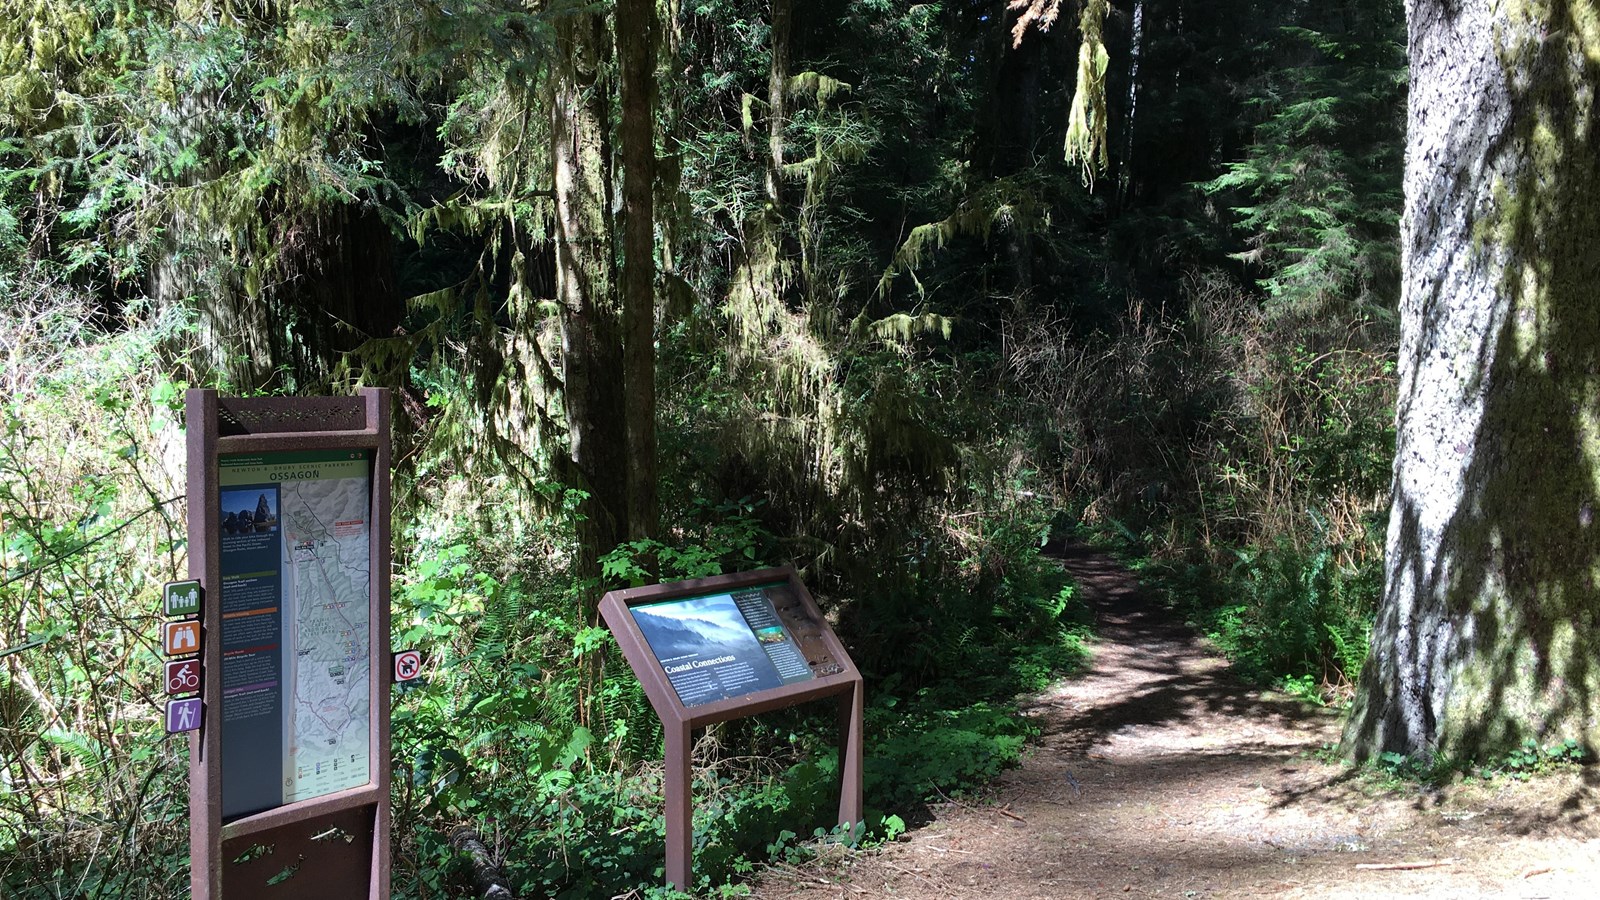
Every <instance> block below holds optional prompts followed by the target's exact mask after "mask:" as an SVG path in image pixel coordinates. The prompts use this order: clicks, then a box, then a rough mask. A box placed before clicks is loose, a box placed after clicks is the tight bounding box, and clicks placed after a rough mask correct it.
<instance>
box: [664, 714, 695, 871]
mask: <svg viewBox="0 0 1600 900" xmlns="http://www.w3.org/2000/svg"><path fill="white" fill-rule="evenodd" d="M662 728H663V730H664V731H665V732H666V745H667V748H666V749H667V759H666V770H665V772H664V774H663V775H662V779H661V780H662V793H664V794H665V795H666V801H667V884H669V885H671V886H672V887H675V888H677V889H678V890H680V891H684V892H686V893H687V892H691V891H693V890H694V882H693V881H692V880H691V879H692V878H693V875H694V860H693V856H694V776H693V771H692V769H691V767H690V766H691V762H692V757H693V755H694V729H693V728H692V727H690V725H689V723H688V722H664V723H662Z"/></svg>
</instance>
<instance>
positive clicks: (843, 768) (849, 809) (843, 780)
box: [839, 679, 867, 827]
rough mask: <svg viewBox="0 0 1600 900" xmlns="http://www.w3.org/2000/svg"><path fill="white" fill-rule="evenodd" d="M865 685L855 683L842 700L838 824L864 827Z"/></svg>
mask: <svg viewBox="0 0 1600 900" xmlns="http://www.w3.org/2000/svg"><path fill="white" fill-rule="evenodd" d="M866 705H867V690H866V685H865V683H864V682H862V681H861V680H860V679H857V680H856V683H855V688H854V689H853V690H851V691H850V693H848V694H842V695H840V697H839V824H840V825H849V826H851V827H855V826H857V825H860V824H861V816H862V812H861V794H862V771H861V745H862V743H863V738H864V737H865V730H866V729H865V722H864V720H865V718H866Z"/></svg>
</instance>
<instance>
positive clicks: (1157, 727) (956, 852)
mask: <svg viewBox="0 0 1600 900" xmlns="http://www.w3.org/2000/svg"><path fill="white" fill-rule="evenodd" d="M1060 555H1061V558H1062V564H1063V565H1064V566H1065V567H1066V568H1067V569H1068V571H1070V572H1071V573H1072V575H1073V576H1074V577H1075V578H1076V579H1077V580H1078V582H1079V589H1080V596H1083V597H1084V598H1085V600H1086V602H1088V603H1089V605H1090V606H1091V608H1092V609H1093V610H1094V612H1095V615H1096V618H1097V631H1098V638H1097V640H1096V642H1095V644H1094V646H1093V657H1092V661H1091V664H1090V667H1089V669H1088V670H1087V671H1086V672H1084V673H1082V674H1080V675H1077V676H1074V677H1072V678H1070V679H1068V680H1066V681H1063V682H1061V683H1060V684H1058V685H1056V686H1055V687H1054V688H1052V689H1051V690H1049V691H1046V692H1045V693H1043V694H1041V695H1039V696H1036V697H1033V698H1030V699H1029V701H1028V702H1027V703H1025V704H1024V707H1023V709H1024V713H1025V714H1026V715H1029V716H1033V717H1035V718H1036V720H1037V723H1038V725H1039V726H1040V729H1041V732H1042V734H1041V738H1040V740H1039V741H1038V742H1037V744H1036V746H1035V747H1034V748H1033V749H1032V751H1031V753H1029V755H1028V756H1027V757H1026V758H1025V760H1024V762H1023V764H1022V765H1021V766H1020V767H1019V768H1017V769H1015V770H1012V771H1011V772H1008V773H1007V774H1006V775H1005V776H1003V777H1002V778H1001V779H1000V781H999V782H998V784H997V785H996V786H995V787H994V789H993V790H992V791H991V792H990V793H988V794H986V795H985V796H984V797H983V798H980V799H972V800H966V801H960V802H955V801H952V802H949V803H944V804H940V805H938V806H936V807H935V808H934V809H933V819H932V821H931V822H930V823H928V824H926V825H924V826H922V827H919V828H914V829H913V830H912V831H911V832H910V833H909V834H908V835H907V836H905V837H903V838H902V839H901V840H900V841H898V842H896V843H895V844H893V845H890V846H888V847H884V848H882V849H881V850H877V851H870V852H865V853H845V852H842V851H841V852H839V853H835V854H829V853H824V854H823V856H822V857H821V858H819V859H818V860H816V861H815V862H812V863H809V864H807V865H805V866H802V867H788V866H779V867H777V868H775V869H772V870H770V871H769V872H768V873H767V874H766V875H765V876H764V877H763V879H762V880H761V881H760V882H759V883H758V884H757V885H756V886H755V896H756V897H758V898H763V900H822V898H829V900H832V898H860V897H906V898H912V897H916V898H922V897H928V898H946V897H948V898H972V900H999V898H1016V900H1025V898H1072V897H1127V896H1135V897H1136V896H1161V897H1316V898H1333V897H1350V898H1363V900H1366V898H1375V897H1438V898H1458V897H1512V898H1528V900H1532V898H1545V897H1548V898H1583V900H1588V898H1600V816H1597V815H1596V813H1597V812H1600V800H1597V795H1596V788H1597V787H1600V772H1596V770H1595V767H1592V766H1591V767H1588V768H1586V769H1584V770H1580V771H1571V772H1565V773H1560V774H1557V775H1554V776H1549V777H1545V778H1540V779H1537V780H1535V781H1533V782H1529V783H1522V782H1517V781H1512V780H1503V779H1502V780H1495V781H1490V782H1483V781H1475V782H1468V783H1462V784H1457V785H1453V786H1451V787H1448V788H1445V789H1442V790H1423V789H1419V788H1416V787H1407V786H1400V787H1390V788H1387V789H1386V788H1384V787H1382V786H1380V785H1378V784H1377V783H1376V782H1375V781H1374V780H1373V779H1371V778H1359V777H1355V776H1354V775H1352V774H1351V773H1350V772H1349V771H1348V770H1347V769H1345V768H1343V767H1341V766H1338V765H1331V764H1327V763H1323V762H1319V761H1318V760H1317V759H1315V758H1314V757H1313V756H1312V753H1313V752H1314V751H1316V750H1317V749H1318V748H1319V747H1321V746H1323V745H1324V744H1326V743H1328V742H1330V741H1333V740H1336V739H1337V737H1338V727H1337V726H1338V723H1337V720H1336V718H1335V717H1334V716H1333V715H1331V714H1328V713H1324V712H1322V711H1319V710H1314V709H1309V708H1308V707H1306V706H1305V705H1303V704H1301V703H1299V702H1297V701H1294V700H1291V699H1289V698H1286V697H1279V696H1276V695H1273V694H1270V693H1264V692H1262V691H1260V690H1257V689H1252V688H1249V687H1246V686H1244V685H1243V684H1242V683H1240V682H1239V681H1238V680H1236V679H1235V678H1234V677H1233V676H1232V674H1231V672H1230V671H1229V668H1228V665H1227V663H1226V662H1224V661H1223V660H1221V659H1220V658H1219V657H1217V656H1216V655H1215V654H1214V653H1212V652H1211V651H1210V650H1208V649H1207V647H1206V646H1205V644H1204V642H1203V641H1201V640H1200V639H1199V638H1197V637H1196V636H1195V635H1194V634H1193V633H1192V632H1190V631H1188V630H1187V629H1185V628H1183V627H1181V626H1179V625H1176V624H1174V623H1173V622H1172V620H1171V617H1170V616H1169V615H1168V614H1167V613H1166V612H1165V611H1164V610H1162V609H1161V608H1160V607H1159V606H1157V605H1155V604H1153V603H1151V602H1149V600H1148V598H1147V597H1146V596H1145V594H1144V593H1143V592H1142V591H1141V590H1140V588H1139V585H1138V582H1137V580H1136V579H1135V578H1134V577H1133V576H1132V575H1131V574H1130V573H1128V572H1127V571H1126V570H1124V569H1122V568H1121V567H1120V566H1118V565H1117V564H1116V563H1115V562H1113V561H1112V560H1111V559H1110V558H1109V557H1108V556H1106V555H1104V554H1102V553H1099V552H1096V551H1093V550H1089V549H1087V548H1083V547H1067V548H1064V549H1062V551H1061V554H1060ZM1414 863H1426V864H1430V865H1429V866H1428V867H1426V868H1393V867H1391V868H1371V867H1372V866H1395V865H1397V864H1414Z"/></svg>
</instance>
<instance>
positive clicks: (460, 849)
mask: <svg viewBox="0 0 1600 900" xmlns="http://www.w3.org/2000/svg"><path fill="white" fill-rule="evenodd" d="M450 846H451V847H454V848H455V850H456V852H457V853H462V854H465V855H466V857H467V861H468V862H469V863H471V865H472V884H473V887H474V889H475V890H476V893H474V894H473V897H474V898H475V900H517V895H516V894H513V893H512V892H511V888H510V887H509V886H507V885H506V878H505V876H504V875H502V874H500V866H499V865H498V864H497V863H496V862H495V861H494V856H493V855H492V854H491V853H490V852H489V848H488V847H486V846H484V843H483V838H481V837H479V836H478V832H477V831H476V830H474V829H472V828H471V827H469V826H466V825H463V826H461V827H460V828H457V829H456V830H455V831H454V832H452V833H451V835H450Z"/></svg>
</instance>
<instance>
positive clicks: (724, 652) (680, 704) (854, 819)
mask: <svg viewBox="0 0 1600 900" xmlns="http://www.w3.org/2000/svg"><path fill="white" fill-rule="evenodd" d="M600 614H601V615H602V616H603V617H604V618H605V621H606V625H608V626H609V627H610V628H611V631H612V633H613V634H615V635H616V638H617V644H618V645H619V646H620V647H621V648H622V653H623V655H624V656H625V657H626V658H627V660H628V665H629V666H631V667H632V668H633V671H634V674H636V675H637V676H638V677H639V681H640V683H641V684H642V685H643V686H644V690H645V695H646V696H648V697H649V698H650V704H651V706H653V707H654V708H655V711H656V715H657V716H658V717H660V719H661V726H662V730H663V732H664V733H665V735H666V755H667V759H666V791H665V793H666V803H667V855H666V870H667V871H666V876H667V879H666V880H667V882H668V883H670V884H672V885H674V886H676V887H677V888H679V889H680V890H689V889H692V887H693V884H692V882H691V881H690V874H691V870H692V859H691V837H692V818H693V810H694V805H693V801H692V798H691V797H690V784H691V779H690V770H689V763H690V759H689V754H690V750H691V748H692V747H693V742H692V740H691V738H692V734H693V731H694V729H695V728H698V727H702V726H705V725H710V724H713V723H716V722H724V721H727V720H729V719H737V718H742V717H744V716H750V715H755V714H757V713H761V712H766V711H769V710H774V709H779V708H781V707H785V706H793V705H795V704H797V703H804V702H806V701H808V700H817V699H821V698H824V697H837V698H838V702H839V722H840V741H841V744H840V753H839V758H840V761H841V762H840V767H839V768H840V776H841V784H840V792H839V794H840V796H839V822H840V824H844V825H856V824H859V823H860V822H861V789H862V782H861V775H862V772H861V735H862V714H863V707H864V702H865V692H864V690H863V686H862V679H861V674H860V672H858V671H857V670H856V667H855V664H854V663H852V662H851V661H850V656H849V654H848V653H846V652H845V649H844V645H843V644H841V643H840V641H839V638H838V637H837V636H836V635H835V634H834V633H833V629H831V628H829V627H828V623H827V620H826V619H824V618H823V616H822V613H821V611H820V610H818V608H817V605H816V602H815V601H813V600H812V599H811V595H810V593H808V592H807V591H806V588H805V585H804V584H802V583H801V581H800V578H799V576H798V575H797V574H796V573H795V571H794V569H792V568H789V567H784V568H780V569H763V570H761V571H757V572H746V573H742V574H737V575H722V576H717V577H715V578H704V579H698V580H695V581H680V582H676V583H673V584H660V585H653V586H650V587H641V588H633V589H630V590H625V591H612V592H611V593H609V594H606V596H605V597H604V598H603V599H602V600H601V601H600Z"/></svg>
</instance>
